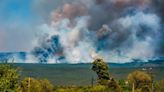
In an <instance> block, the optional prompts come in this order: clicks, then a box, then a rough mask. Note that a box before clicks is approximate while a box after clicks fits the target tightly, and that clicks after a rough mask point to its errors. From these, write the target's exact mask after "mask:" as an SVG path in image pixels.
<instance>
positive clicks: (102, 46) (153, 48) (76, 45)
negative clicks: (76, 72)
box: [32, 0, 164, 63]
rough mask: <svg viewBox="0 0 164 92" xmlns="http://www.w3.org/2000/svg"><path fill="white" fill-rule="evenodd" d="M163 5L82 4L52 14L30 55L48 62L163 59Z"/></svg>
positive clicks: (138, 1)
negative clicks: (94, 59)
mask: <svg viewBox="0 0 164 92" xmlns="http://www.w3.org/2000/svg"><path fill="white" fill-rule="evenodd" d="M163 9H164V8H163V1H162V0H159V2H158V1H155V0H78V1H74V2H69V3H64V4H63V7H59V8H57V9H55V10H54V11H52V13H51V16H52V17H51V18H50V19H52V20H51V23H50V24H45V25H46V28H41V29H43V30H44V31H45V34H47V36H46V37H43V36H41V37H40V38H41V42H40V41H39V45H38V46H37V47H36V48H34V50H33V51H32V54H33V55H34V56H35V57H36V58H37V59H38V60H39V61H40V62H46V63H49V62H50V60H51V62H53V63H56V62H58V63H61V62H68V63H86V62H91V61H92V59H93V58H94V57H97V56H101V57H104V58H105V59H106V60H107V61H108V62H118V63H124V62H131V61H132V60H133V59H141V60H143V61H147V60H149V59H152V58H154V57H158V56H160V57H164V40H163V37H164V32H163V28H162V27H163V21H164V18H163V17H164V15H163Z"/></svg>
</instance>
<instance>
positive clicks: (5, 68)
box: [0, 64, 19, 92]
mask: <svg viewBox="0 0 164 92" xmlns="http://www.w3.org/2000/svg"><path fill="white" fill-rule="evenodd" d="M18 79H19V74H18V71H17V69H15V68H12V67H11V66H10V65H8V64H0V92H13V91H15V90H16V88H17V87H18Z"/></svg>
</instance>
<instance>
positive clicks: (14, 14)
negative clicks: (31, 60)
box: [0, 0, 35, 52]
mask: <svg viewBox="0 0 164 92" xmlns="http://www.w3.org/2000/svg"><path fill="white" fill-rule="evenodd" d="M34 19H35V15H34V12H33V9H32V1H31V0H1V1H0V25H1V26H0V38H1V40H0V51H1V52H8V51H24V50H28V48H29V47H26V45H27V44H30V40H31V38H32V34H33V32H32V26H31V25H32V24H33V22H34V21H35V20H34ZM23 39H24V40H23ZM25 42H26V43H27V44H25ZM18 43H19V45H18Z"/></svg>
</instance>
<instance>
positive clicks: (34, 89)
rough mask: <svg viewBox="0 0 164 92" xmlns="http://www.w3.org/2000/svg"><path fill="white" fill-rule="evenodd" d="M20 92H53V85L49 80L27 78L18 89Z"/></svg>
mask: <svg viewBox="0 0 164 92" xmlns="http://www.w3.org/2000/svg"><path fill="white" fill-rule="evenodd" d="M18 91H19V92H53V85H52V84H51V83H50V82H49V81H48V80H36V79H34V78H30V77H29V78H25V79H24V80H22V81H21V83H20V86H19V88H18Z"/></svg>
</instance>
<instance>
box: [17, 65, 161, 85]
mask: <svg viewBox="0 0 164 92" xmlns="http://www.w3.org/2000/svg"><path fill="white" fill-rule="evenodd" d="M14 66H18V67H20V68H21V69H22V71H21V75H22V78H24V77H35V78H41V79H44V78H46V79H48V80H50V81H51V82H53V83H54V84H55V85H90V84H91V79H92V77H94V79H95V80H96V74H95V73H94V72H92V70H91V69H90V68H91V66H92V65H91V64H76V65H69V64H56V65H55V64H14ZM141 69H142V68H132V67H131V68H125V67H124V68H123V67H122V68H118V67H117V68H112V67H111V68H110V69H109V72H110V75H111V76H113V77H114V78H116V79H125V78H126V77H127V75H128V73H130V72H132V71H134V70H141ZM153 72H154V74H155V76H156V79H158V80H160V79H162V78H164V73H163V72H164V67H156V68H153Z"/></svg>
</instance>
